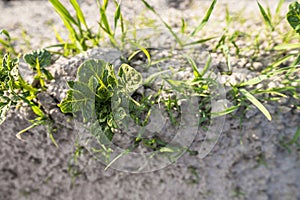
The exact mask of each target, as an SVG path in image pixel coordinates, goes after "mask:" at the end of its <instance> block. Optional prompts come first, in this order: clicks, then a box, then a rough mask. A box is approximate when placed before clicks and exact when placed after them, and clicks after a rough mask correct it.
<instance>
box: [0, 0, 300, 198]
mask: <svg viewBox="0 0 300 200" xmlns="http://www.w3.org/2000/svg"><path fill="white" fill-rule="evenodd" d="M63 2H66V1H63ZM153 2H154V1H153ZM199 2H200V1H199ZM199 2H198V3H199ZM203 2H206V1H203ZM220 2H223V3H224V1H220ZM237 2H239V1H228V5H229V8H231V9H235V8H236V7H238V6H239V5H237ZM81 3H82V8H83V10H84V11H85V12H86V14H87V19H88V21H89V22H91V23H93V22H95V16H96V14H95V13H97V9H96V4H95V2H94V1H92V0H87V1H81ZM159 3H160V5H162V6H160V7H159V8H160V9H161V11H164V12H162V13H171V12H187V13H193V12H194V13H197V11H195V10H196V9H192V8H189V9H187V10H183V11H180V10H176V9H174V8H171V7H169V6H168V5H167V3H166V1H160V2H159ZM123 4H124V16H125V15H126V16H130V15H134V14H136V13H138V12H139V10H140V9H143V5H142V4H141V2H140V1H138V0H136V1H134V0H131V1H130V0H128V1H123ZM206 4H207V2H206ZM240 4H244V5H247V6H246V8H247V9H248V10H250V11H252V10H256V11H255V12H257V14H258V8H257V5H256V4H255V3H253V2H252V3H251V2H248V1H244V2H243V3H240ZM200 13H203V12H200ZM0 19H1V20H0V28H1V29H2V28H5V29H7V30H9V31H10V32H11V35H12V36H13V37H21V35H22V31H26V33H27V36H25V38H27V39H28V40H29V41H30V43H31V45H30V46H28V47H27V46H26V42H21V40H22V39H20V42H19V43H17V48H19V49H24V48H28V49H36V48H41V47H43V46H47V45H49V44H53V43H55V36H54V33H53V29H52V28H51V27H52V25H53V24H54V25H55V27H56V28H57V29H58V31H62V32H63V28H62V27H63V25H62V23H61V21H60V19H59V18H58V16H57V14H56V13H55V12H54V11H53V9H52V7H51V5H50V3H49V2H47V1H10V2H8V3H4V2H0ZM94 25H96V24H94ZM21 38H22V37H21ZM23 39H24V38H23ZM109 56H110V54H109V53H104V55H103V58H104V59H107V60H110V59H111V58H110V57H109ZM77 59H78V58H77ZM61 62H64V65H67V66H72V65H74V63H76V59H75V61H74V59H73V60H72V59H70V60H67V59H63V60H62V61H60V63H61ZM56 66H58V64H56ZM70 69H72V68H70ZM75 71H76V69H73V72H72V73H74V72H75ZM55 76H56V78H57V77H59V76H64V75H63V74H55ZM65 76H68V74H65ZM58 99H59V97H58ZM45 101H49V105H50V107H51V106H53V105H54V106H53V107H52V108H54V107H55V104H56V102H53V101H51V100H49V99H48V100H47V99H46V100H45ZM267 108H268V109H269V110H270V113H271V114H272V115H273V120H272V121H268V120H266V119H265V117H264V116H263V115H262V114H261V113H260V112H258V111H257V110H255V109H254V110H251V111H248V112H247V113H246V120H244V122H243V126H242V128H240V126H239V123H240V121H239V118H238V117H237V118H233V117H227V118H226V123H225V125H224V128H223V132H222V135H221V137H220V139H219V141H218V143H217V144H216V146H215V147H214V149H213V150H212V151H211V152H210V153H209V154H208V155H207V156H206V157H205V158H202V157H201V156H199V155H189V154H185V155H184V156H183V157H181V158H180V159H179V160H178V161H177V162H176V163H174V164H172V165H169V166H168V167H165V168H164V169H161V170H158V171H155V172H149V173H137V174H131V173H126V172H121V171H116V170H113V169H108V170H106V171H105V170H104V168H105V166H104V165H102V164H101V163H100V162H98V161H96V160H94V159H91V158H90V157H89V156H88V154H84V155H83V156H80V157H79V160H78V163H77V165H76V166H75V167H73V168H71V169H72V170H73V172H74V170H75V169H76V170H78V171H79V172H80V174H78V175H77V176H72V173H71V172H70V168H69V166H70V160H71V158H72V155H73V152H74V140H73V139H74V138H73V136H72V133H73V131H74V130H73V129H72V126H71V125H69V126H68V125H65V126H59V127H60V128H59V130H58V133H59V134H58V136H57V142H58V143H59V145H60V148H59V149H57V148H56V147H55V146H54V145H53V144H52V143H51V141H50V140H49V138H48V136H47V131H46V130H45V127H37V128H34V129H32V130H30V131H29V132H27V133H25V134H24V136H23V137H24V139H26V142H22V141H20V140H18V139H16V137H15V134H16V133H17V132H18V131H20V130H22V129H23V128H25V127H26V126H28V125H30V124H29V123H28V122H27V121H26V120H24V116H22V115H20V114H19V113H20V112H18V111H16V112H10V113H9V115H8V117H7V120H6V121H5V122H4V123H3V124H2V125H1V131H0V147H1V148H0V160H1V162H0V199H1V200H23V199H30V200H52V199H53V200H60V199H61V200H96V199H97V200H98V199H104V200H110V199H111V200H113V199H124V200H125V199H137V200H140V199H153V200H155V199H163V200H165V199H166V200H168V199H178V200H184V199H188V200H189V199H256V200H267V199H274V200H281V199H285V200H297V199H300V154H299V151H297V150H296V148H292V151H291V152H290V153H289V152H288V151H287V149H285V148H283V147H282V145H280V139H281V138H282V137H283V136H287V137H289V138H291V137H292V135H293V134H294V133H295V132H296V129H297V126H298V125H299V117H300V114H299V112H293V111H292V110H291V108H290V107H289V106H288V105H286V104H284V103H283V104H280V103H278V104H272V105H267ZM54 117H55V116H54ZM56 117H57V118H56V119H57V121H60V125H61V124H62V123H61V122H63V123H65V124H67V121H66V120H65V119H61V118H59V117H62V116H60V115H59V114H58V116H56ZM64 120H65V121H64ZM198 146H199V144H197V140H195V142H194V143H193V144H192V146H191V148H192V149H194V150H197V147H198Z"/></svg>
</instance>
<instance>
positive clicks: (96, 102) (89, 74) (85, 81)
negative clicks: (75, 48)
mask: <svg viewBox="0 0 300 200" xmlns="http://www.w3.org/2000/svg"><path fill="white" fill-rule="evenodd" d="M77 76H78V81H70V82H68V85H69V87H70V90H69V91H68V93H67V97H66V98H65V99H64V100H63V101H62V102H61V103H60V104H59V107H60V108H61V111H62V112H63V113H73V114H76V113H78V112H80V113H81V116H82V118H83V121H84V122H87V121H94V122H95V120H96V121H97V122H99V125H100V127H101V129H102V130H103V133H101V134H104V135H105V137H107V138H109V139H112V137H113V135H114V132H113V129H114V128H117V126H116V120H122V119H123V118H124V117H125V115H126V112H125V110H124V109H122V107H120V108H118V106H119V105H115V108H112V97H113V96H116V97H117V98H118V101H116V102H119V103H121V102H120V101H121V98H126V99H128V100H130V101H131V102H135V101H134V100H133V99H132V98H131V97H130V96H129V94H130V93H132V92H133V91H134V90H135V89H137V87H138V86H139V84H140V83H141V81H142V80H141V75H140V74H139V73H138V72H137V71H136V70H134V69H133V68H132V67H130V66H129V65H126V64H123V65H122V66H121V67H120V69H119V72H118V77H117V76H116V74H115V72H114V69H113V66H112V65H110V64H109V63H106V62H104V61H103V60H89V61H86V62H84V63H83V64H82V65H81V66H80V67H79V69H78V73H77ZM116 108H118V109H117V111H116V113H113V109H116ZM100 137H103V135H102V136H100Z"/></svg>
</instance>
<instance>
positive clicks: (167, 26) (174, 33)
mask: <svg viewBox="0 0 300 200" xmlns="http://www.w3.org/2000/svg"><path fill="white" fill-rule="evenodd" d="M142 2H143V3H144V5H145V6H146V8H147V9H149V10H150V11H151V12H153V13H154V14H155V15H156V16H157V17H158V18H159V20H160V21H161V22H162V23H163V25H164V26H165V27H166V28H167V29H168V31H169V32H170V33H171V35H172V36H173V37H174V39H175V41H176V42H177V44H179V46H180V47H185V46H191V45H197V44H201V43H204V42H207V41H209V40H212V39H214V38H215V37H209V38H204V39H203V38H202V39H198V40H194V38H193V37H194V36H195V35H196V34H197V33H198V32H199V31H201V30H202V29H203V28H204V26H205V25H206V24H207V22H208V20H209V18H210V16H211V14H212V12H213V10H214V7H215V4H216V3H217V0H213V1H212V3H211V5H210V7H209V8H208V10H207V12H206V14H205V16H204V18H203V19H202V21H201V22H200V24H199V25H198V26H197V27H196V28H195V29H194V30H193V31H192V32H191V33H190V34H187V35H186V36H187V37H189V38H190V37H191V39H193V41H192V42H188V43H186V42H185V41H184V40H183V39H181V37H180V36H179V34H178V33H176V31H175V30H174V29H173V28H172V26H171V25H170V24H168V23H167V21H165V20H164V19H163V18H162V17H161V15H160V14H159V13H158V12H157V11H156V10H155V9H154V7H153V6H151V5H150V4H149V3H148V2H147V1H146V0H142ZM182 23H183V25H182V29H181V32H182V33H185V31H184V30H185V29H186V24H185V22H184V20H182Z"/></svg>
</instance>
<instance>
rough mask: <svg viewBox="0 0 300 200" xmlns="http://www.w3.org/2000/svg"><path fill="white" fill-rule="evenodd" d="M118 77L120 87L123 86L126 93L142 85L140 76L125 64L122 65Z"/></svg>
mask: <svg viewBox="0 0 300 200" xmlns="http://www.w3.org/2000/svg"><path fill="white" fill-rule="evenodd" d="M118 75H119V76H120V77H121V80H122V83H121V84H122V85H123V86H125V88H126V91H127V92H128V93H132V92H134V91H135V90H136V89H138V88H139V87H140V85H141V84H142V81H143V78H142V75H141V74H140V73H139V72H138V71H136V70H135V69H134V68H132V67H131V66H129V65H127V64H122V65H121V67H120V69H119V72H118Z"/></svg>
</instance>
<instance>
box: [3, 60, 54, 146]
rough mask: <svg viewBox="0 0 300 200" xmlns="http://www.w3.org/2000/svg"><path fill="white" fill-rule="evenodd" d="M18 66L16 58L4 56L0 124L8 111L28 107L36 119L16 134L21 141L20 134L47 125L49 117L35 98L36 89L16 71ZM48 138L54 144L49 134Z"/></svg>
mask: <svg viewBox="0 0 300 200" xmlns="http://www.w3.org/2000/svg"><path fill="white" fill-rule="evenodd" d="M18 64H19V59H18V58H11V56H10V54H6V55H5V56H4V58H3V61H2V66H1V67H0V83H1V85H0V99H1V101H0V124H1V123H3V122H4V120H5V119H6V114H7V112H8V111H9V110H10V109H12V108H16V107H20V106H26V105H27V106H29V107H30V108H31V110H32V111H33V112H34V114H35V115H36V116H37V117H36V118H35V119H32V120H29V121H30V122H31V123H32V125H31V126H29V127H28V128H25V129H24V130H21V131H20V132H19V133H17V138H18V139H20V140H22V138H21V134H22V133H24V132H26V131H28V130H29V129H31V128H33V127H35V126H38V125H41V124H49V117H48V116H47V114H46V113H45V112H44V110H43V108H42V106H41V104H40V103H39V102H38V100H37V98H36V95H37V93H38V89H37V88H34V87H32V86H31V85H30V84H28V83H27V82H26V81H25V80H24V79H23V78H22V76H21V75H20V74H19V71H18ZM50 137H51V139H52V140H53V142H54V144H56V143H55V141H54V138H53V137H52V134H51V133H50Z"/></svg>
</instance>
